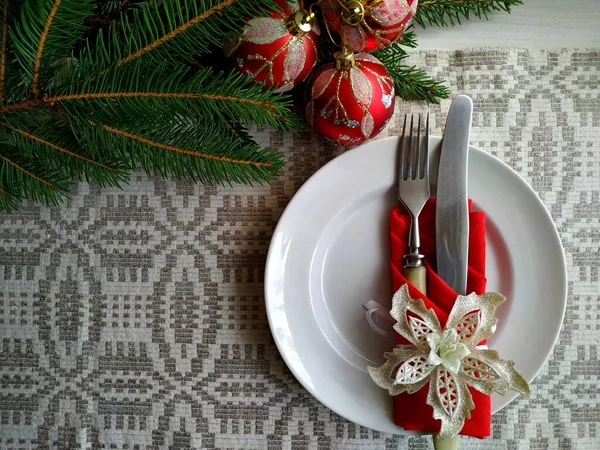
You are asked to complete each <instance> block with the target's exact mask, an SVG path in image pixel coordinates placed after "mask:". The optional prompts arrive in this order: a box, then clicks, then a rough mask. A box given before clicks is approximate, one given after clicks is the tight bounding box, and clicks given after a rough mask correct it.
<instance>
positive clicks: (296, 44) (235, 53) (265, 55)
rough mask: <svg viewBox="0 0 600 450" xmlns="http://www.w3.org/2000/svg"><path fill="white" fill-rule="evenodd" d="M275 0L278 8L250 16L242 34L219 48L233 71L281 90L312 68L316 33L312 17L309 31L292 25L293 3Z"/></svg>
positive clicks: (301, 79)
mask: <svg viewBox="0 0 600 450" xmlns="http://www.w3.org/2000/svg"><path fill="white" fill-rule="evenodd" d="M276 3H277V4H278V5H279V7H280V8H281V9H282V11H278V12H273V13H272V14H271V15H270V16H269V17H257V18H254V19H250V20H249V21H248V24H247V25H246V26H245V27H244V30H243V33H242V36H241V37H238V38H236V39H234V40H231V41H226V42H225V43H224V45H223V48H224V50H225V54H226V55H228V56H230V57H231V59H232V62H233V67H234V68H235V69H236V70H237V71H239V72H241V73H243V74H245V75H248V76H249V77H250V78H252V79H253V80H256V81H259V82H263V83H264V84H265V86H266V87H276V88H277V91H278V92H285V91H289V90H290V89H292V88H294V86H296V85H297V84H298V83H301V82H302V81H304V80H305V79H306V78H307V77H308V75H309V74H310V72H311V71H312V69H313V68H314V67H315V65H316V63H317V49H318V46H319V35H320V32H319V28H318V23H317V19H316V18H315V17H312V18H311V19H310V20H309V21H308V27H307V28H308V29H309V31H302V30H301V29H299V28H298V27H296V26H294V17H295V14H296V13H297V11H298V3H297V2H289V3H288V2H287V1H286V0H277V1H276ZM306 15H307V16H308V13H306ZM305 25H306V24H305Z"/></svg>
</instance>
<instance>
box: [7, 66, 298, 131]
mask: <svg viewBox="0 0 600 450" xmlns="http://www.w3.org/2000/svg"><path fill="white" fill-rule="evenodd" d="M146 70H147V62H143V61H134V62H132V63H130V64H126V65H124V66H116V65H113V66H112V67H111V68H109V69H107V70H105V71H103V72H102V76H101V77H100V76H98V75H97V74H98V72H99V71H100V68H99V67H97V63H96V60H95V59H93V58H92V57H90V58H81V59H80V62H79V65H78V67H76V68H74V69H73V70H72V71H71V72H70V73H69V74H68V75H67V76H66V77H65V80H64V83H63V84H62V85H60V86H57V87H56V88H54V87H52V88H51V89H50V90H49V92H48V97H47V98H44V99H41V101H40V102H41V103H43V104H52V103H54V104H58V105H60V106H61V107H62V108H64V109H65V110H66V111H67V112H68V113H69V114H72V115H75V116H77V117H79V118H81V119H82V120H85V119H86V118H88V117H91V116H92V115H93V116H95V117H96V118H95V119H94V120H96V121H98V120H101V121H103V123H109V124H110V123H111V120H113V118H114V117H125V118H128V119H130V118H132V117H139V116H143V115H147V116H148V117H150V118H152V117H156V116H161V115H164V116H169V115H172V114H173V113H178V114H182V115H184V116H189V115H190V114H192V115H193V116H196V117H203V116H206V117H210V118H213V120H214V121H221V120H223V119H224V117H234V118H236V120H238V121H240V122H242V123H244V124H250V123H255V124H257V125H258V126H264V125H270V126H272V127H274V128H276V129H278V130H284V131H288V130H298V129H300V127H301V124H300V121H299V119H298V118H297V117H296V116H295V115H294V114H293V113H292V112H291V106H292V101H291V98H290V97H289V96H287V95H282V94H276V93H274V92H273V91H272V90H264V89H263V88H262V87H261V86H258V85H256V84H253V83H252V82H251V81H250V80H248V78H247V77H244V76H242V75H240V74H237V73H231V74H228V75H225V74H223V73H215V72H214V71H213V70H212V69H210V68H208V69H202V70H200V71H198V72H197V73H196V74H192V72H191V70H190V69H188V68H185V67H178V68H175V67H172V66H168V65H167V63H166V62H162V63H157V64H155V67H154V70H152V71H150V72H146V73H144V71H146ZM142 74H143V75H142ZM24 106H29V105H27V103H25V104H24ZM17 107H18V105H12V106H9V107H6V108H5V110H10V109H15V108H17ZM0 111H2V110H0ZM98 117H100V118H98Z"/></svg>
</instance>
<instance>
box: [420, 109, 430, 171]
mask: <svg viewBox="0 0 600 450" xmlns="http://www.w3.org/2000/svg"><path fill="white" fill-rule="evenodd" d="M423 141H424V142H423V145H422V147H423V148H422V150H423V151H422V153H423V156H422V161H423V164H422V174H421V178H425V177H426V176H428V174H429V111H428V112H427V119H426V122H425V136H424V139H423Z"/></svg>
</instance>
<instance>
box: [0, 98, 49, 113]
mask: <svg viewBox="0 0 600 450" xmlns="http://www.w3.org/2000/svg"><path fill="white" fill-rule="evenodd" d="M43 104H44V100H43V99H41V98H38V99H34V100H26V101H24V102H20V103H12V104H10V105H6V106H4V107H2V108H1V109H0V113H7V112H10V111H15V110H18V109H26V108H29V107H31V106H41V105H43Z"/></svg>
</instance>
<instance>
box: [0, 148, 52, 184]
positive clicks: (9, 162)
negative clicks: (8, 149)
mask: <svg viewBox="0 0 600 450" xmlns="http://www.w3.org/2000/svg"><path fill="white" fill-rule="evenodd" d="M0 159H3V160H4V161H6V162H7V163H8V164H10V165H11V166H13V167H16V168H17V169H18V170H20V171H21V172H23V173H24V174H25V175H28V176H30V177H31V178H33V179H34V180H38V181H39V182H41V183H44V184H45V185H48V186H50V187H51V188H52V189H54V190H56V189H58V186H57V185H55V184H54V183H50V182H49V181H46V180H44V179H43V178H40V177H38V176H37V175H34V174H32V173H31V172H29V171H28V170H27V169H25V168H23V167H21V166H20V165H18V164H17V163H16V162H14V161H11V160H10V159H8V158H7V157H5V156H3V155H0Z"/></svg>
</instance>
